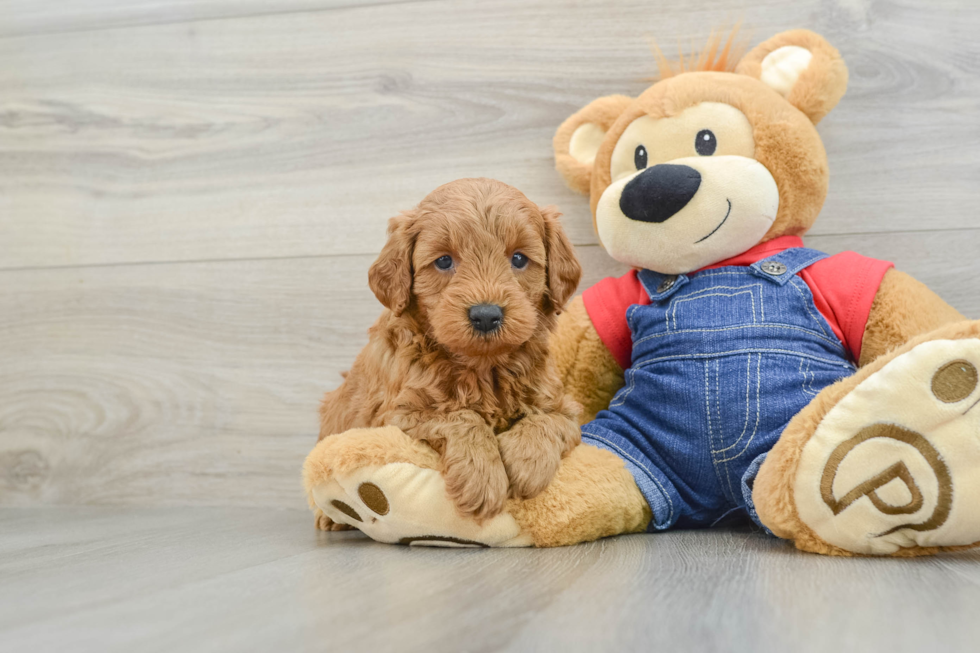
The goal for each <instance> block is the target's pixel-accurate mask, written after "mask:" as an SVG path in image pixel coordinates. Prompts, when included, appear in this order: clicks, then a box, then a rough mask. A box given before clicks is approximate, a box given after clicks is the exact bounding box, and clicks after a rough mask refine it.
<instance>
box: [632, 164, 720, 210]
mask: <svg viewBox="0 0 980 653" xmlns="http://www.w3.org/2000/svg"><path fill="white" fill-rule="evenodd" d="M699 186H701V173H699V172H698V171H697V170H695V169H694V168H691V167H689V166H680V165H673V164H670V163H661V164H660V165H656V166H653V167H652V168H647V169H646V170H644V171H643V172H641V173H640V174H638V175H637V176H635V177H633V178H632V179H630V181H629V183H628V184H626V186H625V187H624V188H623V194H622V195H621V196H620V197H619V208H620V210H621V211H622V212H623V214H624V215H625V216H626V217H627V218H629V219H630V220H637V221H639V222H666V221H667V219H668V218H670V217H671V216H673V215H674V214H675V213H677V212H678V211H680V210H681V209H683V208H684V207H685V206H687V203H688V202H690V201H691V198H692V197H694V194H695V193H697V192H698V187H699Z"/></svg>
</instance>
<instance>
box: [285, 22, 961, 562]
mask: <svg viewBox="0 0 980 653" xmlns="http://www.w3.org/2000/svg"><path fill="white" fill-rule="evenodd" d="M731 44H732V41H731V39H729V41H728V42H727V44H725V45H724V46H722V45H721V44H720V43H719V42H718V41H715V42H713V43H711V44H709V47H708V48H707V49H706V51H705V52H703V53H702V55H701V57H700V58H699V60H698V61H696V62H694V63H693V65H691V64H689V65H687V66H686V68H687V69H685V67H684V66H682V67H681V69H680V70H671V69H670V68H669V67H668V66H665V65H664V64H663V63H662V64H661V79H660V80H659V81H657V82H656V83H655V84H653V85H652V86H650V87H649V88H648V89H647V90H646V91H644V92H643V93H642V94H641V95H639V96H638V97H636V98H630V97H626V96H611V97H603V98H599V99H597V100H595V101H593V102H592V103H590V104H589V105H588V106H586V107H584V108H583V109H581V110H580V111H578V112H577V113H575V114H574V115H572V116H571V117H570V118H568V119H567V120H566V121H565V122H564V124H562V125H561V127H559V129H558V131H557V133H556V134H555V138H554V149H555V159H556V164H557V168H558V170H559V172H560V173H561V174H562V176H563V177H564V178H565V180H566V182H567V183H568V184H569V185H570V186H571V187H572V188H573V189H576V190H579V191H581V192H582V193H585V194H588V195H589V197H590V200H591V207H592V215H593V219H594V226H595V230H596V233H597V234H598V237H599V240H600V242H601V244H602V245H603V247H605V249H606V251H607V252H608V253H609V254H610V256H612V257H613V258H614V259H616V260H618V261H620V262H623V263H626V264H628V265H629V266H631V267H633V268H634V269H633V270H632V271H631V272H630V273H628V274H627V275H625V276H623V277H621V278H618V279H606V280H604V281H602V282H600V283H599V284H597V285H596V286H593V287H592V288H590V289H588V290H587V291H586V292H585V293H584V294H583V295H582V296H581V297H580V298H577V299H575V300H574V301H573V302H572V303H571V304H570V305H569V306H568V309H567V310H566V311H565V312H564V313H563V314H562V316H561V317H560V318H559V321H558V326H557V330H556V332H555V333H554V334H553V336H552V338H551V355H552V356H553V358H554V360H555V362H556V364H557V366H558V368H559V370H560V371H561V374H562V376H563V379H564V382H565V386H566V390H567V391H568V392H569V393H570V394H571V395H572V396H573V397H574V398H575V399H576V400H577V401H579V402H580V403H581V404H582V405H583V406H584V408H585V417H584V418H583V425H582V444H581V445H579V446H578V447H576V448H575V449H574V450H573V451H572V452H571V453H570V454H569V455H568V456H567V457H566V458H565V459H564V460H563V461H562V464H561V466H560V468H559V471H558V473H557V475H556V476H555V478H554V480H553V481H552V482H551V484H550V485H549V486H548V487H547V488H546V489H545V490H544V491H543V492H542V493H541V494H539V495H538V496H536V497H534V498H531V499H526V500H518V499H512V500H510V501H509V502H508V503H507V506H506V509H505V510H504V512H502V513H500V514H498V515H496V516H495V517H493V518H492V519H485V520H482V521H479V520H477V519H474V518H471V517H465V516H463V515H462V514H461V513H459V511H457V510H456V508H455V506H454V505H453V503H452V502H451V501H450V500H449V498H448V496H447V493H446V486H445V482H444V481H443V479H442V477H441V475H440V471H439V470H440V462H439V458H438V456H437V455H436V454H435V452H433V451H432V450H431V449H429V448H428V447H427V446H426V445H425V444H423V443H420V442H416V441H413V440H411V439H409V438H408V437H407V436H406V435H405V434H404V433H402V432H401V431H399V430H398V429H397V428H394V427H383V428H377V429H363V430H357V431H348V432H346V433H343V434H340V435H336V436H332V437H330V438H326V439H324V440H323V441H322V442H320V443H319V444H318V445H317V446H316V448H315V449H314V450H313V451H312V452H311V454H310V455H309V457H308V458H307V460H306V464H305V466H304V482H305V487H306V489H307V492H308V496H309V500H310V504H311V506H312V507H314V508H316V507H318V508H319V509H321V510H322V511H323V512H324V513H325V514H326V515H327V516H329V517H330V518H331V519H333V520H334V521H336V522H339V523H344V524H348V525H350V526H354V527H356V528H359V529H360V530H362V531H363V532H365V533H366V534H367V535H369V536H370V537H372V538H374V539H376V540H379V541H382V542H411V543H416V544H419V543H423V544H439V545H446V546H558V545H567V544H574V543H577V542H583V541H589V540H593V539H596V538H600V537H605V536H610V535H616V534H620V533H632V532H642V531H660V530H666V529H671V528H703V527H710V526H712V525H715V524H719V523H722V522H725V521H726V520H727V519H729V518H731V517H734V516H739V515H743V516H747V517H748V518H750V519H752V520H754V521H755V522H756V523H757V524H759V526H760V527H762V528H764V529H765V530H767V531H768V532H771V533H772V534H774V535H775V536H778V537H781V538H785V539H787V540H791V541H793V542H794V543H795V545H796V546H797V547H798V548H800V549H803V550H807V551H813V552H817V553H824V554H835V555H855V554H857V555H861V554H865V555H868V554H870V555H894V556H912V555H923V554H931V553H936V552H938V551H941V550H951V549H957V548H963V547H969V546H974V545H976V544H980V501H978V500H980V408H977V406H978V404H980V383H978V369H980V322H973V321H968V320H966V319H965V318H964V317H963V316H962V315H960V314H959V313H958V312H957V311H956V310H954V309H953V308H951V307H950V306H948V305H947V304H946V303H945V302H944V301H943V300H941V299H940V298H939V297H938V296H937V295H935V294H934V293H933V292H931V291H930V290H929V289H928V288H926V287H925V286H924V285H922V284H921V283H919V282H917V281H915V280H914V279H912V278H911V277H909V276H908V275H906V274H904V273H902V272H900V271H898V270H896V269H895V268H894V266H892V265H891V264H890V263H888V262H886V261H878V260H874V259H869V258H866V257H863V256H860V255H858V254H855V253H853V252H845V253H843V254H838V255H835V256H828V255H826V254H824V253H822V252H818V251H814V250H811V249H808V248H806V247H804V246H803V242H802V240H801V236H802V235H803V234H804V233H805V232H806V231H807V230H808V229H809V228H810V227H811V226H812V224H813V223H814V221H815V220H816V218H817V215H818V214H819V212H820V209H821V207H822V205H823V201H824V198H825V197H826V194H827V186H828V177H829V173H828V167H827V157H826V153H825V151H824V148H823V145H822V143H821V140H820V137H819V135H818V133H817V130H816V128H815V125H816V123H817V122H819V121H820V119H821V118H823V117H824V116H825V115H827V113H828V112H830V111H831V110H832V109H833V108H834V106H835V105H836V104H837V102H838V101H839V100H840V99H841V97H842V96H843V95H844V91H845V88H846V85H847V68H846V67H845V65H844V62H843V60H842V59H841V57H840V55H839V53H838V52H837V51H836V50H835V49H834V48H833V47H832V46H831V45H830V44H829V43H827V41H826V40H824V39H823V38H822V37H821V36H819V35H817V34H814V33H812V32H809V31H805V30H795V31H790V32H785V33H782V34H779V35H777V36H775V37H773V38H771V39H769V40H767V41H765V42H763V43H762V44H760V45H758V46H757V47H755V48H754V49H752V50H751V51H749V52H748V53H747V54H746V55H745V56H744V57H741V58H740V60H738V61H735V57H734V56H733V55H732V50H731ZM365 489H367V490H368V491H365ZM334 502H340V503H342V504H343V505H350V506H354V508H355V510H356V514H357V515H358V519H356V520H354V519H352V518H351V517H349V516H348V515H346V514H344V513H342V512H340V511H338V510H336V509H334V508H333V507H332V506H333V505H335V504H334Z"/></svg>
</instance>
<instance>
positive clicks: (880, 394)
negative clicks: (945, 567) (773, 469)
mask: <svg viewBox="0 0 980 653" xmlns="http://www.w3.org/2000/svg"><path fill="white" fill-rule="evenodd" d="M978 369H980V342H978V341H977V340H974V339H966V340H936V341H931V342H926V343H923V344H921V345H919V346H917V347H915V348H914V349H912V350H911V351H909V352H907V353H905V354H903V355H901V356H898V357H897V358H895V359H894V360H892V361H890V362H889V363H888V364H887V365H885V366H884V367H883V368H882V369H881V370H879V371H878V372H876V373H875V374H873V375H871V376H870V377H868V378H867V379H865V380H864V381H863V382H862V383H861V384H859V385H858V386H857V387H856V388H855V389H854V390H852V391H851V392H850V393H849V394H848V395H847V396H846V397H844V398H843V399H842V400H841V401H840V402H839V403H838V404H837V405H836V406H834V407H833V408H832V409H831V410H830V411H829V412H828V413H827V415H826V417H825V418H824V419H823V421H822V422H821V424H820V426H819V427H818V428H817V430H816V432H815V433H814V435H813V437H811V438H810V440H809V441H808V442H807V443H806V445H805V446H804V448H803V451H802V454H801V457H800V464H799V468H798V473H797V476H796V481H795V487H794V496H795V501H796V504H797V510H798V512H799V515H800V518H801V519H802V520H803V522H804V523H805V524H807V526H809V527H810V528H811V529H812V530H813V531H814V532H815V534H816V535H817V536H818V537H820V538H821V539H823V540H825V541H827V542H829V543H830V544H833V545H836V546H839V547H841V548H843V549H846V550H848V551H852V552H855V553H865V554H887V553H894V552H895V551H897V550H899V549H901V548H908V547H914V546H922V547H931V546H961V545H968V544H973V543H975V542H978V541H980V501H978V499H980V408H978V407H977V406H978V404H980V375H978Z"/></svg>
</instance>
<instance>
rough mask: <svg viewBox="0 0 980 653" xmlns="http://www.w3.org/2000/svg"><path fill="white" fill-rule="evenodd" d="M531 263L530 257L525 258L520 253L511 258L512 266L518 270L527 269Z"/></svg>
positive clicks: (515, 253)
mask: <svg viewBox="0 0 980 653" xmlns="http://www.w3.org/2000/svg"><path fill="white" fill-rule="evenodd" d="M530 261H531V259H529V258H528V257H526V256H524V255H523V254H521V253H520V252H514V255H513V256H511V257H510V264H511V265H513V266H514V267H515V268H517V269H518V270H523V269H524V268H526V267H527V264H528V263H529V262H530Z"/></svg>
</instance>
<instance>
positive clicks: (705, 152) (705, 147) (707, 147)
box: [694, 129, 718, 156]
mask: <svg viewBox="0 0 980 653" xmlns="http://www.w3.org/2000/svg"><path fill="white" fill-rule="evenodd" d="M717 147H718V140H717V139H716V138H715V134H714V132H712V131H711V130H710V129H702V130H701V131H699V132H698V135H697V136H695V137H694V149H695V150H697V151H698V154H700V155H701V156H711V155H712V154H714V153H715V149H716V148H717Z"/></svg>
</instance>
